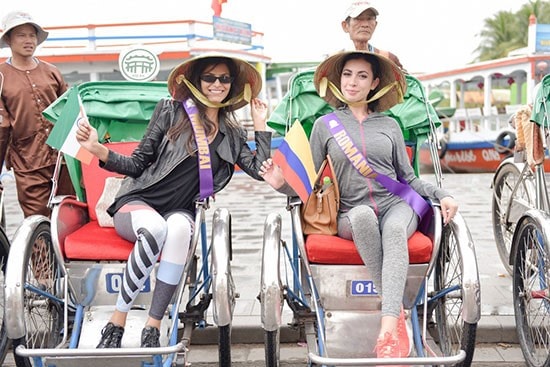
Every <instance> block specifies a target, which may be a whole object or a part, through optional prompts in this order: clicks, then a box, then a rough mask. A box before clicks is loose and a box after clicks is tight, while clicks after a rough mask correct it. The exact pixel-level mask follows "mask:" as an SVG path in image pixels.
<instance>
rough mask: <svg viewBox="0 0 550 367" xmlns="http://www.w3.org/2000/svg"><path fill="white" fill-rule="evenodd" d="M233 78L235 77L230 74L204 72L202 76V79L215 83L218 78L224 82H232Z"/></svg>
mask: <svg viewBox="0 0 550 367" xmlns="http://www.w3.org/2000/svg"><path fill="white" fill-rule="evenodd" d="M233 79H235V78H233V77H232V76H229V75H222V76H215V75H212V74H203V75H201V76H200V80H202V81H203V82H206V83H215V82H216V80H219V81H220V83H222V84H230V83H231V82H232V81H233Z"/></svg>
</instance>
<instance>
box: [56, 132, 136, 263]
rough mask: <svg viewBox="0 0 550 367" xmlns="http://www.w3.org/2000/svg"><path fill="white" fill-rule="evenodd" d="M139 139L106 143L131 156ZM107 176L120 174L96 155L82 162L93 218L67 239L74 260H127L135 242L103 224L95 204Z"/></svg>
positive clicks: (87, 200)
mask: <svg viewBox="0 0 550 367" xmlns="http://www.w3.org/2000/svg"><path fill="white" fill-rule="evenodd" d="M137 145H138V142H117V143H107V144H105V146H107V147H108V148H109V149H111V150H113V151H115V152H117V153H121V154H125V155H130V154H131V153H132V152H133V151H134V149H135V147H136V146H137ZM107 177H121V175H120V174H118V173H116V172H110V171H107V170H105V169H103V168H101V167H99V162H98V159H97V158H95V157H94V159H93V160H92V162H91V163H90V164H89V165H85V164H83V165H82V183H83V186H84V189H85V190H86V203H87V205H88V214H89V217H90V221H89V222H88V223H86V224H85V225H84V226H82V227H80V228H79V229H78V230H76V231H74V232H73V233H71V234H69V235H67V237H66V238H65V245H64V251H65V257H66V258H67V259H71V260H97V261H100V260H121V261H125V260H127V259H128V256H129V255H130V252H131V251H132V249H133V248H134V244H133V243H131V242H128V241H126V240H124V239H123V238H121V237H120V236H119V235H118V234H117V233H116V231H115V229H114V228H112V227H101V226H100V225H99V223H98V221H97V215H96V212H95V207H96V204H97V201H98V200H99V197H100V196H101V193H102V192H103V188H104V185H105V179H106V178H107Z"/></svg>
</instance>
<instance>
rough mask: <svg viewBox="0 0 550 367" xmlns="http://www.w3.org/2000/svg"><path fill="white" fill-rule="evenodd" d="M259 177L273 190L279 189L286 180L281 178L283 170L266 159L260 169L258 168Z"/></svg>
mask: <svg viewBox="0 0 550 367" xmlns="http://www.w3.org/2000/svg"><path fill="white" fill-rule="evenodd" d="M259 173H260V176H262V177H263V179H264V181H265V182H267V183H268V184H269V185H271V187H273V188H274V189H275V190H277V189H279V188H281V187H282V186H283V185H284V184H285V182H286V180H285V178H284V176H283V170H282V169H281V167H279V166H277V165H276V164H274V163H273V160H272V159H271V158H268V159H267V161H263V162H262V167H260V172H259Z"/></svg>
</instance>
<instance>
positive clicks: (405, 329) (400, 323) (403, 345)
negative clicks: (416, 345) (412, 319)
mask: <svg viewBox="0 0 550 367" xmlns="http://www.w3.org/2000/svg"><path fill="white" fill-rule="evenodd" d="M397 335H398V338H399V350H400V353H401V356H402V357H408V356H409V355H410V354H411V348H412V342H411V339H412V330H411V328H410V326H409V324H408V323H407V320H405V311H403V307H401V314H400V315H399V320H397Z"/></svg>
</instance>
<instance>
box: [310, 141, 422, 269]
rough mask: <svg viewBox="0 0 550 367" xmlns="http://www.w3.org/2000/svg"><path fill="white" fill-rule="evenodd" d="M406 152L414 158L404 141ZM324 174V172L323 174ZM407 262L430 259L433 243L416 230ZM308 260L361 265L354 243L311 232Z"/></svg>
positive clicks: (416, 262) (414, 262) (412, 152)
mask: <svg viewBox="0 0 550 367" xmlns="http://www.w3.org/2000/svg"><path fill="white" fill-rule="evenodd" d="M406 149H407V154H408V156H409V159H410V160H411V162H412V161H413V159H414V144H413V143H411V142H406ZM323 176H325V174H323ZM408 245H409V246H408V247H409V263H410V264H423V263H427V262H429V261H430V258H431V256H432V249H433V243H432V240H431V239H430V238H428V237H427V236H426V235H424V234H423V233H422V232H420V231H416V232H415V233H413V235H412V236H411V237H410V238H409V241H408ZM306 252H307V257H308V260H309V261H310V262H311V263H313V264H326V265H328V264H331V265H363V260H361V257H360V256H359V253H358V252H357V249H356V247H355V244H354V243H353V241H351V240H346V239H343V238H340V237H338V236H328V235H320V234H311V235H308V236H306Z"/></svg>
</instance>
